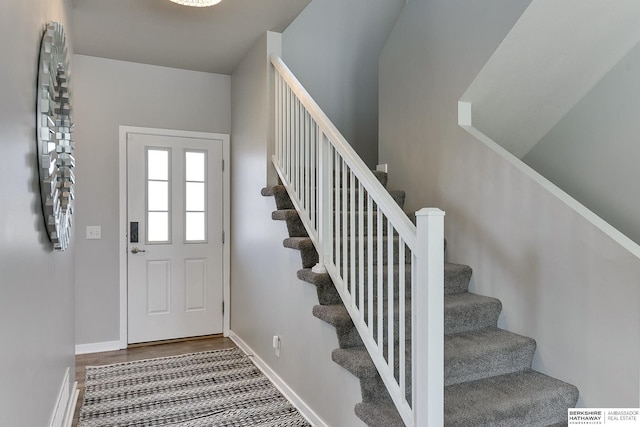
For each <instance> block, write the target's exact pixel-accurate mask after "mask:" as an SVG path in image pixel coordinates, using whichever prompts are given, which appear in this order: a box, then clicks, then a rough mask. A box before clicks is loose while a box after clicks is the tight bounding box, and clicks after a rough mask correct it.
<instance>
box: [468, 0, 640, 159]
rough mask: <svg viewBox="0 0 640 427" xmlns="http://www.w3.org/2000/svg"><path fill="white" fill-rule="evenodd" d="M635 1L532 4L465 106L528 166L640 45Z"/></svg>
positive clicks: (538, 0) (542, 0) (639, 9)
mask: <svg viewBox="0 0 640 427" xmlns="http://www.w3.org/2000/svg"><path fill="white" fill-rule="evenodd" d="M639 22H640V2H638V1H637V0H616V1H602V0H562V1H557V0H533V1H532V2H531V4H530V5H529V7H528V8H527V9H526V10H525V12H524V14H523V15H522V16H521V17H520V19H519V20H518V22H517V23H516V24H515V25H514V27H513V28H512V30H511V31H510V33H509V34H508V35H507V37H506V38H505V40H504V41H503V42H502V44H501V45H500V46H499V47H498V48H497V49H496V51H495V53H494V54H493V56H492V57H491V58H490V59H489V61H488V62H487V64H486V65H485V66H484V68H483V69H482V71H480V73H479V74H478V76H477V77H476V79H475V80H474V81H473V83H471V85H470V86H469V88H468V89H467V91H466V92H465V93H464V94H463V96H462V98H461V99H460V101H463V102H468V103H471V104H472V106H473V107H472V111H473V127H474V128H476V129H478V130H479V131H481V132H483V133H484V134H485V135H487V136H488V137H490V138H491V139H493V140H494V141H495V142H497V143H498V144H500V145H502V146H503V147H504V148H506V149H507V150H508V151H510V152H511V153H512V154H513V155H515V156H516V157H518V158H522V157H523V156H524V155H526V154H527V153H528V152H529V150H531V149H532V148H533V147H534V146H535V145H536V144H537V143H538V141H540V139H541V138H542V137H544V135H545V134H546V133H547V132H548V131H549V130H550V129H551V128H552V127H553V126H555V124H556V123H558V121H559V120H560V119H561V118H562V117H564V115H565V114H566V113H567V112H568V111H570V110H571V108H573V106H574V105H575V104H576V103H577V102H578V101H579V100H580V99H582V97H584V96H585V95H586V94H587V93H588V92H589V91H590V90H591V89H592V88H593V86H594V85H595V84H596V83H597V82H598V81H599V80H600V79H601V78H602V77H603V76H604V75H605V74H606V73H607V72H609V71H610V70H611V68H612V67H613V66H615V65H616V64H617V63H618V62H619V61H620V59H621V58H623V57H624V55H625V54H627V53H628V52H629V50H630V49H631V48H633V46H635V45H636V43H638V41H640V25H638V23H639Z"/></svg>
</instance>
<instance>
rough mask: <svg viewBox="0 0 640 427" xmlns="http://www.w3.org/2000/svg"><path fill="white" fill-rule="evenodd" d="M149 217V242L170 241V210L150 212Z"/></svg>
mask: <svg viewBox="0 0 640 427" xmlns="http://www.w3.org/2000/svg"><path fill="white" fill-rule="evenodd" d="M147 219H148V220H147V240H148V241H149V242H168V241H169V212H149V215H148V217H147Z"/></svg>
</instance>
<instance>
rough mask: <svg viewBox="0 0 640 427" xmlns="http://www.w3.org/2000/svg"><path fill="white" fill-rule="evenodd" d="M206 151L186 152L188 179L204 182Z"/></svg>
mask: <svg viewBox="0 0 640 427" xmlns="http://www.w3.org/2000/svg"><path fill="white" fill-rule="evenodd" d="M204 154H205V153H203V152H202V151H187V152H186V153H185V154H184V157H185V166H186V171H187V173H186V176H187V181H196V182H204V166H205V156H204Z"/></svg>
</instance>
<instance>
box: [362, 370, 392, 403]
mask: <svg viewBox="0 0 640 427" xmlns="http://www.w3.org/2000/svg"><path fill="white" fill-rule="evenodd" d="M358 380H359V381H360V389H361V390H362V400H363V401H365V402H371V401H377V402H387V403H390V404H392V405H393V401H392V400H391V396H389V392H388V391H387V387H386V386H385V385H384V382H383V381H382V378H380V375H376V376H375V377H371V378H358Z"/></svg>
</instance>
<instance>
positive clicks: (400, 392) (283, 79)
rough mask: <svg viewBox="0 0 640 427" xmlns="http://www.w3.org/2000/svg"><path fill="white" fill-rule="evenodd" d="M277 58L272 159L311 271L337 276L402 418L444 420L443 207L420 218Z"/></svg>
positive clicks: (412, 422) (424, 422)
mask: <svg viewBox="0 0 640 427" xmlns="http://www.w3.org/2000/svg"><path fill="white" fill-rule="evenodd" d="M271 62H272V64H273V66H274V68H275V70H276V71H277V72H276V73H275V82H274V84H275V91H274V93H275V106H274V107H275V114H274V116H275V120H276V124H275V133H276V135H275V141H276V150H275V153H276V154H275V155H274V156H273V164H274V166H275V168H276V171H277V172H278V175H279V176H280V179H281V180H282V182H283V184H284V186H285V188H286V189H287V192H288V193H289V196H290V198H291V200H292V202H293V204H294V206H295V208H296V209H297V210H298V212H299V213H300V219H301V220H302V223H303V224H304V226H305V228H306V230H307V232H308V234H309V236H310V238H311V240H312V241H313V244H314V245H315V247H316V250H317V252H318V258H319V262H318V264H317V265H316V266H315V267H314V271H316V272H328V273H329V275H330V276H331V278H332V280H333V282H334V284H335V286H336V289H337V291H338V293H339V294H340V297H341V298H342V301H343V302H344V305H345V307H346V308H347V311H348V312H349V315H350V316H351V318H352V320H353V323H354V325H355V327H356V329H357V330H358V332H359V334H360V336H361V337H362V341H363V343H364V345H365V347H366V348H367V350H368V351H369V354H370V355H371V359H372V360H373V362H374V364H375V366H376V368H377V370H378V372H379V374H380V377H381V378H382V380H383V382H384V383H385V385H386V387H387V389H388V391H389V395H390V396H391V398H392V400H393V402H394V404H395V405H396V408H397V409H398V412H399V413H400V415H401V417H402V419H403V421H404V422H405V424H406V425H408V426H416V427H417V426H420V427H423V426H428V427H432V426H440V425H442V422H443V419H444V417H443V411H444V374H443V372H444V368H443V365H444V361H443V354H444V300H443V299H444V295H443V294H444V283H443V281H444V245H443V242H444V226H443V224H444V212H442V211H441V210H439V209H423V210H421V211H420V212H418V213H417V214H416V217H417V226H416V225H414V224H413V223H412V222H411V221H410V220H409V218H408V217H407V215H406V214H405V213H404V212H403V211H402V209H401V208H400V206H398V204H397V203H396V202H395V200H394V199H393V198H392V197H391V195H390V194H389V193H388V192H387V191H386V189H385V188H384V186H383V185H382V184H381V183H380V182H379V181H378V179H377V178H376V177H375V176H374V175H373V173H372V172H371V171H370V170H369V169H368V168H367V166H366V164H365V163H364V162H363V161H362V159H360V157H359V156H358V155H357V154H356V152H355V151H354V150H353V148H352V147H351V146H350V145H349V143H348V142H347V141H346V140H345V138H344V137H343V136H342V135H341V134H340V132H339V131H338V130H337V129H336V127H335V126H334V125H333V123H332V122H331V121H330V120H329V118H328V117H327V116H326V115H325V114H324V112H323V111H322V110H321V109H320V107H319V106H318V105H317V104H316V102H315V101H314V100H313V98H311V96H310V95H309V93H308V92H307V91H306V90H305V89H304V87H303V86H302V85H301V84H300V82H299V81H298V80H297V79H296V78H295V76H294V75H293V74H292V73H291V71H290V70H289V69H288V68H287V66H286V65H285V64H284V62H282V60H281V59H280V58H279V57H278V56H276V55H273V56H272V57H271ZM409 279H410V292H408V291H407V288H406V286H405V281H406V280H409ZM407 302H408V303H409V304H410V305H409V306H410V307H411V317H410V319H408V320H407V318H406V316H405V308H406V307H407V305H406V304H407ZM396 305H397V307H396ZM407 343H408V345H409V346H410V348H407V347H406V344H407ZM408 350H409V351H408ZM407 354H408V355H409V356H407ZM396 360H397V363H396ZM409 372H411V376H410V377H409V375H408V373H409ZM409 383H410V384H409Z"/></svg>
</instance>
